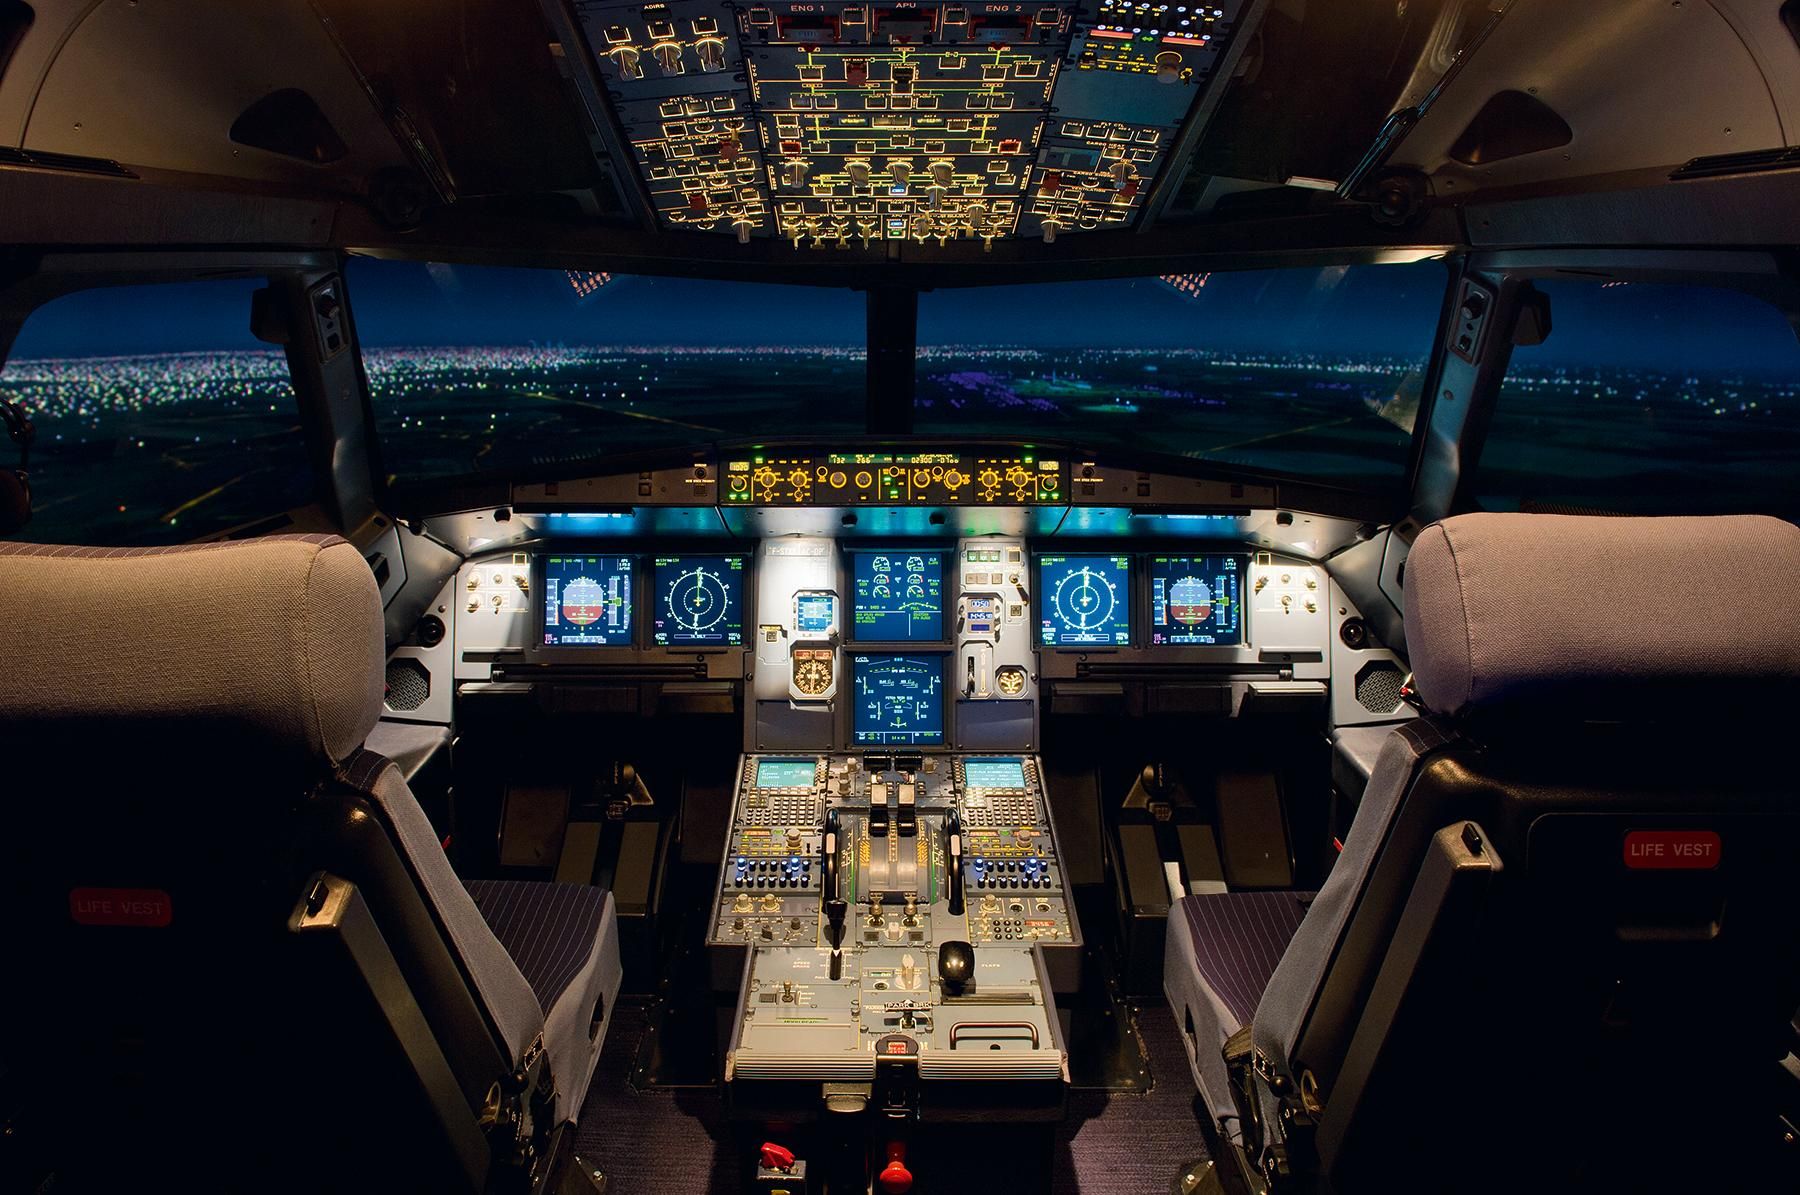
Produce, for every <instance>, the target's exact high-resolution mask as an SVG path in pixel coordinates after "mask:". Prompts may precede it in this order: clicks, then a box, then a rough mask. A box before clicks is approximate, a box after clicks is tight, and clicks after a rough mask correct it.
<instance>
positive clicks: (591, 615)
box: [543, 554, 632, 647]
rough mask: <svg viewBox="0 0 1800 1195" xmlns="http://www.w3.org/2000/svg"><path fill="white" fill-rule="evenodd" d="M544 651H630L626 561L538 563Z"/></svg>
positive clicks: (556, 558)
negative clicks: (541, 571) (541, 569)
mask: <svg viewBox="0 0 1800 1195" xmlns="http://www.w3.org/2000/svg"><path fill="white" fill-rule="evenodd" d="M543 584H544V636H543V640H544V646H545V647H628V646H630V645H631V641H632V635H631V622H632V604H631V603H632V559H631V557H629V556H590V555H560V554H559V555H548V556H545V557H544V583H543Z"/></svg>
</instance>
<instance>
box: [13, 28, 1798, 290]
mask: <svg viewBox="0 0 1800 1195" xmlns="http://www.w3.org/2000/svg"><path fill="white" fill-rule="evenodd" d="M1795 8H1796V6H1794V5H1787V6H1785V7H1783V6H1781V5H1778V4H1774V3H1761V2H1759V0H1707V2H1705V3H1690V4H1687V5H1671V4H1669V3H1667V2H1666V0H1585V2H1584V3H1581V4H1570V3H1568V2H1567V0H1341V2H1339V3H1333V4H1320V3H1317V2H1316V0H1315V2H1311V3H1309V2H1308V0H1206V2H1205V3H1200V4H1175V3H1169V4H1164V3H1156V2H1151V0H1076V2H1072V3H1054V2H1049V0H1045V2H1042V3H1039V2H1036V0H1027V2H1026V3H979V2H973V0H807V2H801V0H746V2H743V3H728V2H727V0H660V2H653V3H644V2H643V0H481V2H476V0H405V2H403V3H388V4H379V5H371V4H366V3H362V2H360V0H268V2H266V3H260V4H256V5H243V4H240V3H236V2H235V0H232V2H227V0H196V2H194V3H187V4H152V3H137V2H135V0H29V2H26V3H22V2H20V0H7V2H6V3H0V153H4V151H5V150H6V148H7V147H13V148H16V149H17V150H20V151H23V156H21V155H12V156H13V157H14V158H17V159H19V161H20V162H22V163H28V164H29V163H36V164H40V165H41V164H43V163H46V162H48V163H51V164H52V165H54V164H56V163H57V162H59V161H60V162H61V163H62V165H64V166H65V167H66V166H68V165H69V163H70V162H73V163H75V164H76V165H79V164H80V163H83V162H86V163H89V164H91V166H92V168H106V169H109V170H117V169H119V168H122V169H123V170H124V171H126V172H132V171H141V172H146V173H151V172H177V173H178V174H180V175H181V176H184V177H185V179H186V180H187V183H188V185H194V186H207V185H209V184H208V182H207V180H208V179H214V180H221V181H223V180H230V185H233V186H237V185H241V184H242V183H244V182H251V183H255V184H259V185H262V186H264V187H277V188H280V189H283V190H286V191H298V192H309V193H314V194H321V195H328V196H337V197H349V198H354V199H357V200H360V201H362V202H365V203H367V204H368V206H369V207H370V208H371V209H372V210H373V211H374V212H375V214H376V215H377V216H378V217H379V218H380V219H381V220H382V221H383V222H385V223H386V224H387V225H389V226H390V227H397V228H405V227H411V226H415V225H417V224H418V223H419V222H420V221H421V220H428V219H429V218H430V216H431V213H432V212H433V211H434V210H435V209H442V208H445V207H448V206H451V205H465V206H466V208H467V210H468V211H470V212H484V213H493V214H496V215H502V216H521V215H527V216H533V217H552V218H555V219H561V220H565V221H573V222H577V223H580V222H585V223H587V224H590V225H594V226H602V227H611V228H616V229H620V230H628V231H629V230H635V231H637V232H641V233H644V234H650V235H655V236H661V237H665V238H678V239H680V240H682V241H684V242H686V243H688V244H689V245H690V247H691V248H692V247H697V246H706V247H709V248H701V249H699V250H698V251H699V252H700V253H702V254H703V255H704V254H714V255H716V256H718V257H719V258H722V259H730V258H731V257H732V256H733V254H734V252H737V253H741V252H742V251H741V249H739V248H737V247H739V246H742V245H748V244H751V243H755V242H768V243H771V245H773V246H779V245H780V244H782V243H784V242H785V243H790V244H792V245H793V246H795V247H796V248H798V249H800V250H803V251H812V250H852V251H853V253H852V256H863V255H869V254H881V255H884V256H888V257H892V256H894V255H895V254H899V253H904V252H905V251H906V250H907V248H908V246H926V245H929V246H933V247H939V246H945V245H957V246H967V247H969V248H971V249H972V250H973V251H975V252H977V253H979V251H980V249H982V248H986V247H989V246H991V245H993V244H994V243H995V242H1011V241H1016V242H1025V243H1027V246H1029V245H1036V244H1041V245H1045V246H1047V247H1045V248H1042V249H1039V250H1036V251H1035V252H1036V253H1037V254H1040V255H1042V256H1043V257H1045V258H1048V259H1054V258H1055V257H1057V256H1059V255H1060V254H1061V253H1062V252H1063V251H1059V250H1057V249H1056V248H1055V246H1056V244H1058V243H1059V242H1062V241H1064V239H1065V238H1068V239H1070V240H1074V241H1076V242H1077V243H1079V240H1078V239H1079V238H1083V237H1090V236H1093V235H1095V234H1105V233H1123V232H1147V231H1154V230H1156V229H1158V228H1162V229H1171V230H1172V229H1174V228H1176V227H1192V226H1194V225H1196V224H1203V223H1206V222H1209V221H1221V220H1228V219H1233V218H1237V217H1241V216H1244V215H1255V216H1258V217H1263V218H1280V217H1283V216H1289V215H1304V214H1309V213H1316V212H1318V211H1319V210H1321V209H1323V208H1328V207H1331V206H1332V205H1335V204H1339V203H1344V202H1361V203H1369V202H1374V203H1376V205H1377V207H1378V208H1382V209H1385V210H1384V211H1383V212H1382V214H1383V216H1384V218H1386V219H1389V220H1396V221H1404V219H1405V218H1407V217H1408V216H1409V215H1410V214H1413V213H1416V211H1417V210H1419V209H1421V208H1423V207H1426V206H1429V205H1432V204H1434V203H1446V202H1448V203H1456V202H1459V201H1462V200H1464V199H1468V198H1472V197H1475V196H1477V195H1479V194H1480V193H1481V192H1483V191H1485V190H1493V189H1496V188H1512V187H1517V186H1520V185H1533V186H1539V187H1549V188H1551V189H1555V188H1556V187H1558V186H1563V187H1567V186H1572V185H1575V182H1574V180H1577V179H1583V180H1594V179H1600V178H1603V177H1620V176H1624V175H1628V174H1632V173H1633V172H1638V173H1640V174H1641V173H1643V172H1651V173H1652V174H1653V175H1654V176H1655V177H1659V178H1660V177H1666V176H1667V174H1668V173H1669V172H1670V171H1672V170H1674V169H1675V168H1678V167H1680V166H1681V165H1682V164H1683V163H1686V162H1689V161H1690V160H1692V159H1695V158H1701V157H1712V156H1717V155H1727V154H1740V153H1745V152H1755V151H1770V150H1774V151H1779V150H1780V149H1782V148H1783V147H1785V146H1787V145H1788V144H1789V143H1790V142H1791V139H1792V137H1793V136H1794V133H1793V130H1794V129H1796V128H1800V45H1796V36H1797V34H1796V30H1800V15H1796V14H1795V13H1794V12H1792V11H1790V10H1794V9H1795ZM56 155H66V156H67V158H66V159H58V158H57V157H56ZM6 163H7V158H5V157H0V168H5V166H6ZM1584 185H1585V184H1584Z"/></svg>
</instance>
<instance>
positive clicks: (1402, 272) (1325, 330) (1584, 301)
mask: <svg viewBox="0 0 1800 1195" xmlns="http://www.w3.org/2000/svg"><path fill="white" fill-rule="evenodd" d="M1444 279H1445V270H1444V267H1443V266H1442V265H1441V264H1439V263H1436V262H1419V263H1415V264H1412V265H1391V266H1378V267H1377V266H1365V267H1358V268H1354V269H1348V270H1346V269H1344V268H1341V267H1339V268H1328V269H1324V270H1310V269H1308V270H1286V271H1262V272H1250V273H1243V274H1214V275H1213V276H1212V277H1211V279H1210V280H1209V282H1208V283H1207V286H1206V288H1205V290H1204V291H1203V292H1202V293H1201V294H1200V296H1199V297H1198V298H1197V299H1189V298H1186V297H1183V296H1180V295H1177V294H1175V293H1173V292H1171V291H1170V290H1169V289H1168V288H1166V287H1164V286H1162V285H1161V284H1160V283H1158V282H1156V281H1155V280H1154V279H1134V280H1117V281H1098V282H1073V283H1061V284H1038V285H1028V286H999V287H985V288H979V289H973V290H943V291H934V292H928V293H926V294H924V295H922V296H921V297H920V303H919V342H920V344H922V345H951V344H954V345H982V344H991V345H1024V346H1029V347H1036V348H1053V347H1058V346H1066V347H1107V346H1116V347H1125V348H1131V347H1151V348H1157V347H1190V348H1217V349H1239V350H1249V351H1257V352H1273V353H1284V352H1303V351H1304V352H1325V353H1344V352H1351V353H1361V352H1369V353H1383V354H1403V355H1409V356H1416V355H1420V354H1422V353H1424V352H1425V351H1426V349H1427V348H1428V347H1429V343H1430V336H1431V329H1432V323H1433V321H1434V320H1435V319H1436V317H1437V314H1438V310H1439V306H1440V304H1441V302H1442V297H1443V287H1444ZM257 285H258V283H256V282H252V281H223V282H220V281H215V282H201V283H187V284H180V285H165V286H157V287H153V288H152V287H144V288H136V287H122V288H106V289H101V290H94V291H87V292H82V293H79V294H75V295H70V296H68V297H66V298H63V299H60V300H57V301H56V302H55V303H54V304H52V305H50V306H47V307H46V308H44V309H43V310H41V311H40V312H38V313H37V314H36V315H35V316H33V317H32V319H31V320H29V321H28V322H27V323H26V325H25V328H24V330H23V331H22V332H21V334H20V336H19V339H18V342H17V343H16V344H15V346H14V348H13V354H12V355H13V356H15V357H21V358H23V357H48V356H87V355H125V354H137V353H152V352H159V351H194V350H224V349H256V348H261V347H265V346H261V345H259V344H258V342H257V341H255V340H254V339H253V338H252V337H251V336H250V333H249V328H248V324H249V303H250V299H249V296H250V292H251V291H253V290H254V289H256V286H257ZM1542 285H1543V286H1544V289H1545V290H1546V291H1548V292H1549V293H1550V295H1551V299H1552V309H1553V322H1554V328H1555V330H1554V333H1553V335H1552V337H1551V339H1550V341H1549V343H1547V344H1545V345H1544V346H1542V347H1541V348H1536V349H1530V350H1524V351H1523V352H1524V353H1525V354H1528V355H1526V356H1523V357H1522V360H1529V361H1531V362H1533V363H1534V364H1545V363H1566V364H1578V365H1639V366H1646V367H1650V368H1655V369H1662V370H1681V369H1695V370H1707V371H1711V370H1739V369H1741V370H1745V371H1750V372H1759V373H1786V374H1789V375H1800V344H1797V343H1796V341H1795V338H1794V336H1793V334H1792V333H1791V331H1790V330H1789V329H1788V326H1787V324H1786V321H1785V320H1784V319H1783V318H1782V316H1781V315H1780V313H1779V312H1777V311H1776V310H1775V309H1774V308H1773V307H1771V306H1769V305H1768V304H1766V303H1763V302H1761V301H1760V300H1757V299H1754V298H1751V297H1749V296H1745V295H1740V294H1735V293H1731V292H1726V291H1716V290H1702V289H1697V288H1677V287H1662V286H1611V287H1601V286H1599V285H1597V284H1594V283H1588V282H1549V283H1545V284H1542ZM350 286H351V299H352V303H353V304H354V308H355V312H356V317H357V322H358V326H359V329H360V331H361V334H362V339H363V342H364V343H365V344H367V345H370V346H384V345H449V346H454V345H522V344H533V343H536V344H546V343H548V344H564V345H588V344H596V345H615V344H616V345H662V344H676V345H695V346H744V347H758V346H784V345H836V346H853V345H860V344H861V343H862V341H863V335H864V326H863V301H862V296H861V295H860V294H856V293H854V292H848V291H841V290H830V289H821V288H816V287H804V286H782V285H778V284H759V283H734V282H714V281H706V280H696V279H678V278H647V277H634V278H620V279H616V280H615V281H614V282H613V283H612V284H611V285H609V286H608V287H606V288H605V289H604V290H602V291H601V292H600V293H599V294H597V295H595V296H593V297H592V298H590V299H588V300H587V301H586V302H583V303H579V304H578V303H577V302H576V301H575V299H574V295H573V292H572V291H571V290H570V288H569V285H568V283H567V281H566V279H565V278H564V276H563V274H562V272H561V271H560V270H528V269H498V268H487V267H474V266H456V267H450V266H427V265H423V264H419V263H411V262H385V261H373V260H358V261H355V262H353V263H352V264H351V268H350Z"/></svg>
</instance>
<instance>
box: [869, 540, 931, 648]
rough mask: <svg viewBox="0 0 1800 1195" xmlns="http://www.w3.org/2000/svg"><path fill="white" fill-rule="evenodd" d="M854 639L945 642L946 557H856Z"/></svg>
mask: <svg viewBox="0 0 1800 1195" xmlns="http://www.w3.org/2000/svg"><path fill="white" fill-rule="evenodd" d="M851 560H852V562H853V564H852V570H851V572H852V579H853V581H854V583H855V587H856V588H855V597H854V599H853V600H852V602H851V604H850V609H851V628H850V637H851V638H852V639H857V640H860V641H861V642H864V643H905V642H908V641H913V642H923V643H936V642H939V641H941V640H942V639H943V637H944V558H943V557H942V556H941V555H939V554H938V553H936V552H918V551H910V552H855V553H852V555H851Z"/></svg>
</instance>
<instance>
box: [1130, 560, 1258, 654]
mask: <svg viewBox="0 0 1800 1195" xmlns="http://www.w3.org/2000/svg"><path fill="white" fill-rule="evenodd" d="M1243 590H1244V558H1243V557H1241V556H1152V557H1151V558H1150V642H1151V643H1153V644H1238V643H1242V642H1243V641H1244V604H1243V596H1244V592H1243Z"/></svg>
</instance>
